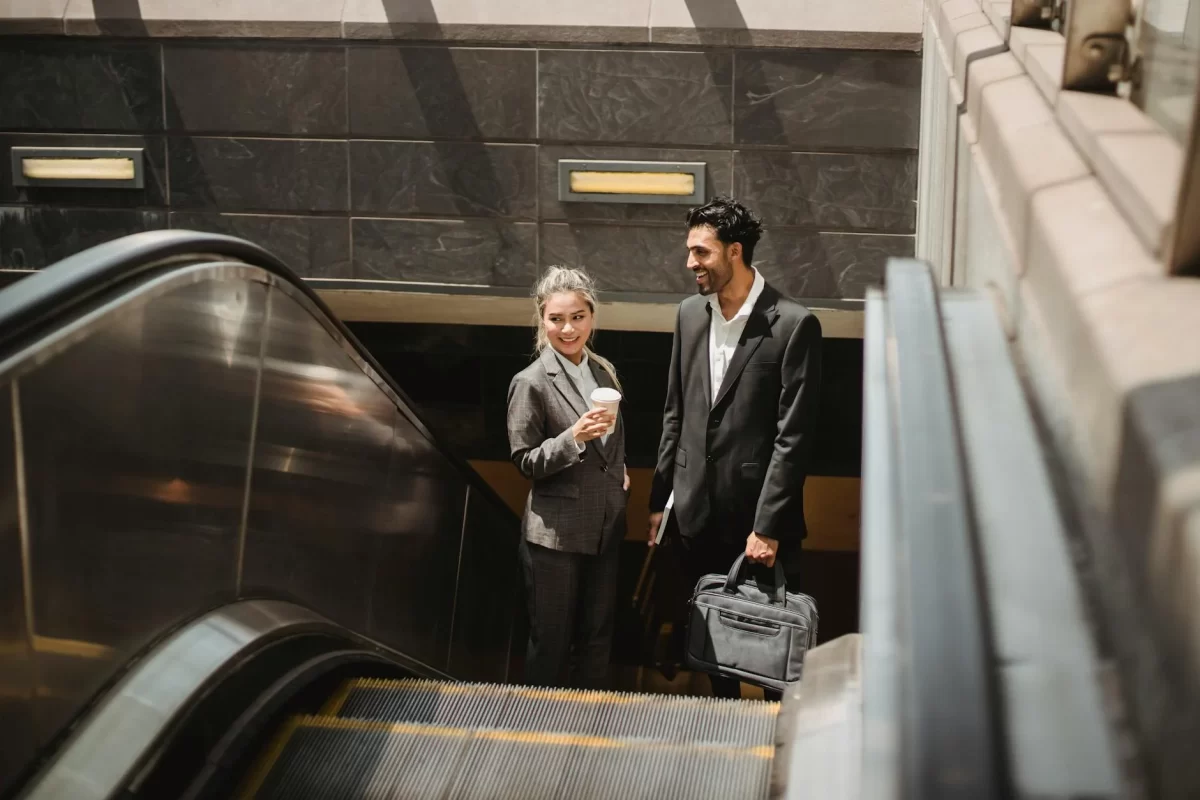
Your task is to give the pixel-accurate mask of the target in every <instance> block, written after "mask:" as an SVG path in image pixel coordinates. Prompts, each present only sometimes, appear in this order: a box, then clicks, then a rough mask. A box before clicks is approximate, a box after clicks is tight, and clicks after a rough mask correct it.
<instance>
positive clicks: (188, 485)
mask: <svg viewBox="0 0 1200 800" xmlns="http://www.w3.org/2000/svg"><path fill="white" fill-rule="evenodd" d="M256 273H257V271H256V270H254V269H253V268H251V267H247V266H245V265H232V266H229V267H219V266H206V267H200V268H198V267H184V268H180V269H179V270H177V271H174V272H172V273H170V274H168V275H161V276H158V277H155V278H153V279H149V280H148V281H147V282H146V283H144V284H142V285H141V286H140V288H139V290H138V292H136V293H135V295H133V296H124V297H120V298H113V299H112V300H111V301H109V302H106V303H104V304H102V305H100V306H98V307H96V308H94V309H92V310H91V311H90V312H89V313H87V314H84V315H83V316H81V317H78V318H76V319H75V320H73V321H71V322H70V323H68V324H66V325H63V326H61V327H60V328H59V329H57V330H56V331H54V332H53V333H51V334H48V335H47V336H45V337H43V338H42V339H41V340H40V341H39V342H38V344H37V345H36V346H34V347H32V348H30V349H29V350H28V351H25V352H23V353H20V354H13V355H12V357H11V358H10V359H9V360H8V361H7V363H6V365H5V367H3V368H2V369H3V377H2V380H5V381H9V382H10V384H9V385H12V386H15V387H16V390H15V391H16V394H17V395H18V396H19V397H20V399H21V401H22V402H21V411H22V413H21V415H20V424H21V428H20V434H21V440H22V443H23V447H22V452H21V461H22V465H23V472H24V488H25V493H24V497H23V498H22V499H23V502H24V504H25V506H26V508H27V513H26V525H27V531H26V533H27V539H28V554H27V555H28V561H29V567H28V576H27V577H28V583H29V585H28V589H27V603H26V609H25V613H26V615H27V618H28V619H29V621H30V631H29V634H30V641H31V646H32V652H33V658H34V664H35V669H36V675H37V687H36V691H35V693H34V696H33V700H32V702H33V706H34V710H35V716H36V720H37V738H36V742H37V744H38V745H39V746H41V745H44V744H46V743H47V742H49V741H51V739H52V738H53V737H54V736H55V735H56V733H57V732H58V731H59V730H60V729H62V728H63V726H64V725H65V724H66V723H67V722H68V721H69V720H70V719H71V718H72V717H73V716H74V715H75V714H76V713H78V711H79V710H80V709H81V708H83V707H84V705H85V704H86V703H87V702H88V700H89V699H90V698H91V697H93V696H94V695H95V693H96V692H97V691H98V690H100V689H101V688H102V687H103V686H105V685H106V684H107V682H108V681H110V680H111V679H112V676H114V675H115V674H117V672H118V671H119V669H120V668H121V666H122V665H123V664H124V663H125V662H127V661H128V660H129V659H130V658H131V657H132V656H133V655H134V654H135V653H137V652H139V651H140V650H141V649H142V648H144V647H145V646H147V645H148V644H150V643H151V642H152V641H154V640H155V639H156V638H157V637H159V636H160V635H161V634H162V633H163V631H165V630H168V629H170V628H171V627H172V626H174V625H176V624H178V623H179V622H180V621H181V620H184V619H188V618H190V617H192V616H194V615H195V614H196V613H197V612H198V611H201V610H204V609H206V608H211V607H212V606H214V605H218V604H221V603H225V602H230V601H232V600H233V599H234V597H235V570H234V566H233V565H234V559H235V556H236V552H237V546H238V544H237V542H238V533H239V527H240V517H241V508H242V504H243V495H244V484H245V474H246V464H247V461H248V458H249V454H250V447H251V442H250V436H249V431H250V423H251V418H252V415H253V408H254V392H253V387H254V384H255V382H256V379H257V378H256V376H257V370H258V355H259V353H258V342H259V341H260V340H261V335H262V325H263V321H264V317H265V301H266V287H265V286H264V285H263V284H262V283H260V282H255V281H253V280H251V277H252V275H254V274H256Z"/></svg>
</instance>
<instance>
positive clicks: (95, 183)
mask: <svg viewBox="0 0 1200 800" xmlns="http://www.w3.org/2000/svg"><path fill="white" fill-rule="evenodd" d="M11 158H12V182H13V186H20V187H27V188H62V189H142V188H145V185H146V169H145V148H142V147H14V148H12V151H11ZM27 158H28V159H33V158H43V159H49V160H54V159H89V158H127V159H130V160H131V161H132V162H133V177H132V178H122V179H104V178H61V179H60V178H28V177H26V176H25V170H24V167H23V162H24V161H25V159H27Z"/></svg>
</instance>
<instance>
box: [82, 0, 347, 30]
mask: <svg viewBox="0 0 1200 800" xmlns="http://www.w3.org/2000/svg"><path fill="white" fill-rule="evenodd" d="M63 25H64V32H65V33H67V34H75V35H83V36H162V37H171V36H215V37H222V36H228V37H289V38H293V37H294V38H304V39H309V38H317V39H322V38H328V39H332V38H338V37H340V36H341V35H342V9H341V7H340V4H338V3H331V2H329V0H290V1H289V2H287V3H268V2H261V0H258V1H257V2H256V1H255V0H227V2H223V3H212V2H200V1H199V0H190V1H189V0H136V2H124V3H113V2H105V0H70V4H69V5H68V6H67V9H66V13H65V14H64V16H63Z"/></svg>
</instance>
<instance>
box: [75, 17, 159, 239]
mask: <svg viewBox="0 0 1200 800" xmlns="http://www.w3.org/2000/svg"><path fill="white" fill-rule="evenodd" d="M64 13H65V12H64ZM64 24H65V21H64ZM158 70H159V78H160V84H161V95H162V98H161V99H162V124H163V183H164V184H165V186H164V187H163V192H164V193H165V196H164V197H163V207H164V208H165V209H166V214H167V228H168V229H170V227H171V137H169V136H168V135H167V128H168V127H169V126H168V125H167V48H166V45H165V44H162V43H161V42H160V43H159V45H158Z"/></svg>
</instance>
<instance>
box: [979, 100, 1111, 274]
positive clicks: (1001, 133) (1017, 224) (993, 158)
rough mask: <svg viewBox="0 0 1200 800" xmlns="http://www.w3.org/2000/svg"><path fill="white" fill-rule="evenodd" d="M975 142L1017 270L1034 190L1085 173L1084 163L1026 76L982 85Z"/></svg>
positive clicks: (1086, 171)
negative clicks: (997, 198) (995, 188)
mask: <svg viewBox="0 0 1200 800" xmlns="http://www.w3.org/2000/svg"><path fill="white" fill-rule="evenodd" d="M979 147H980V149H981V151H982V152H983V157H984V159H985V160H986V161H987V163H988V166H989V167H990V169H991V171H992V174H993V175H994V176H995V178H996V183H997V185H998V186H999V193H1000V203H1001V210H1002V212H1003V214H1004V216H1005V218H1006V219H1007V221H1008V227H1009V230H1010V231H1011V232H1012V236H1013V241H1014V243H1015V246H1016V252H1017V254H1018V274H1020V272H1023V271H1024V264H1023V262H1024V256H1025V252H1026V239H1027V237H1028V230H1029V216H1030V214H1029V209H1030V203H1031V202H1032V200H1033V198H1034V196H1035V195H1036V194H1037V193H1038V192H1040V191H1042V190H1044V189H1046V188H1048V187H1051V186H1054V185H1056V184H1059V183H1064V182H1066V181H1069V180H1074V179H1076V178H1082V177H1084V176H1085V175H1087V174H1088V172H1089V171H1088V167H1087V164H1086V163H1085V162H1084V161H1083V159H1081V158H1080V157H1079V155H1078V153H1076V151H1075V148H1074V147H1073V146H1072V145H1071V142H1070V140H1068V139H1067V136H1066V134H1064V133H1063V131H1062V129H1061V128H1059V126H1058V123H1057V122H1056V121H1055V120H1054V117H1053V114H1052V112H1051V109H1050V107H1049V106H1048V105H1047V104H1046V102H1045V100H1043V99H1042V97H1041V95H1040V94H1039V93H1038V90H1037V88H1036V87H1035V86H1034V84H1033V82H1032V81H1031V80H1030V79H1029V78H1028V77H1016V78H1009V79H1008V80H1005V81H1000V82H998V83H996V84H993V85H992V86H989V87H988V88H987V89H985V90H984V92H983V114H982V118H981V121H980V126H979Z"/></svg>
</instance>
